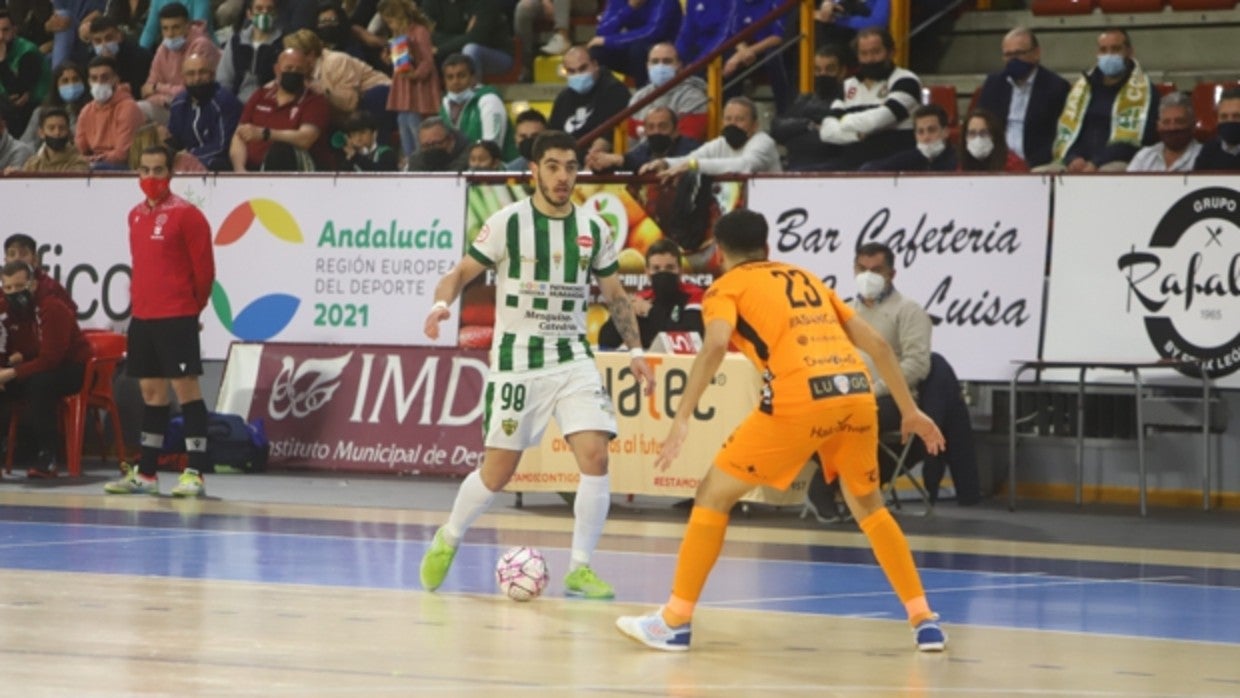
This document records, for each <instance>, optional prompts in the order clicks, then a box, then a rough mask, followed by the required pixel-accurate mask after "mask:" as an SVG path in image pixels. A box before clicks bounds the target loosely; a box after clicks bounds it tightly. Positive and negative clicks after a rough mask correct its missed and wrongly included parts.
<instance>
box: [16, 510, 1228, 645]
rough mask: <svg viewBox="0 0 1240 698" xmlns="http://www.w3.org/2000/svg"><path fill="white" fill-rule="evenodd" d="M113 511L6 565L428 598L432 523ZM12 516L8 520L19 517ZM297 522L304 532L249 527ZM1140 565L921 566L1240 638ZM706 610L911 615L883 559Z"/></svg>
mask: <svg viewBox="0 0 1240 698" xmlns="http://www.w3.org/2000/svg"><path fill="white" fill-rule="evenodd" d="M106 513H107V514H109V515H107V516H98V515H96V514H87V513H86V512H85V510H73V511H71V512H66V513H62V515H63V516H64V518H70V519H76V520H78V521H81V520H83V519H91V518H102V519H112V520H127V521H126V522H125V523H107V524H101V523H79V522H73V523H55V522H51V523H49V522H17V521H0V568H7V569H23V570H42V571H48V572H83V573H105V574H125V575H143V576H165V577H177V578H187V579H214V580H233V581H248V582H258V583H268V584H304V585H314V586H333V587H354V588H372V589H407V590H416V589H418V588H419V583H418V563H419V561H420V559H421V555H422V553H423V551H424V549H425V545H426V543H425V540H426V538H427V537H428V536H429V531H428V527H425V526H403V525H402V526H392V525H388V524H369V523H366V524H353V523H350V522H318V523H323V524H331V525H328V526H322V527H320V528H322V529H323V531H332V532H331V533H326V532H319V533H307V532H306V529H312V528H316V526H315V525H314V523H315V522H313V521H306V520H286V519H274V518H273V519H253V520H250V523H249V524H246V523H244V521H245V520H244V519H242V518H241V517H218V516H213V517H207V516H203V517H196V518H195V519H194V520H193V525H192V527H187V526H186V524H185V522H184V521H182V523H181V525H180V526H177V525H172V521H173V519H176V520H179V519H180V517H179V516H178V515H176V514H172V515H170V516H171V517H172V518H169V515H168V514H166V513H163V515H162V516H158V517H155V518H158V519H160V520H161V525H158V526H150V525H141V524H136V523H132V521H134V520H135V519H144V518H146V519H149V518H151V517H149V516H147V514H148V513H150V512H143V513H141V514H138V513H134V512H119V513H120V514H121V515H120V516H116V514H117V513H118V512H106ZM8 514H9V512H6V515H5V516H4V517H3V518H11V516H9V515H8ZM40 518H50V517H48V516H42V517H40ZM225 519H227V521H225ZM293 521H295V524H294V525H292V526H286V524H288V523H289V522H293ZM285 527H291V528H297V529H301V530H299V531H297V532H284V531H279V530H275V531H273V530H242V529H246V528H258V529H281V528H285ZM393 533H394V534H396V535H395V536H392V535H383V534H393ZM471 533H472V534H473V535H471V536H470V537H469V538H468V539H467V543H466V544H465V545H463V546H462V547H461V550H460V552H459V553H458V555H457V561H456V563H455V564H454V567H453V570H452V572H451V573H450V574H449V577H448V580H447V582H446V583H445V585H444V587H443V591H444V592H465V593H479V594H488V593H494V592H495V583H494V577H493V575H494V572H493V569H494V563H495V560H496V559H497V558H498V557H499V555H500V554H501V553H502V552H503V550H504V548H506V546H504V545H498V544H496V543H495V542H493V540H492V541H487V542H478V541H479V538H481V537H487V536H488V534H489V533H492V532H489V531H487V530H486V529H479V530H476V531H473V532H471ZM376 534H380V535H376ZM801 547H802V548H803V546H801ZM841 550H847V551H849V552H850V553H851V552H856V551H853V550H852V549H841ZM543 552H544V554H546V556H547V558H548V561H549V563H550V566H551V568H552V571H553V577H552V583H551V589H550V591H549V593H551V594H559V593H561V592H562V586H561V585H560V584H559V581H560V580H559V578H560V575H562V572H563V570H564V569H565V566H566V565H567V562H568V551H567V550H565V549H563V548H558V547H551V546H544V547H543ZM863 552H868V551H863ZM952 557H955V556H952ZM990 557H994V556H990ZM944 559H945V560H946V559H947V557H945V558H944ZM871 560H872V558H871ZM674 564H675V558H674V555H672V554H667V553H662V554H659V553H645V552H618V551H610V550H600V551H599V552H598V553H597V554H596V558H595V561H594V566H595V568H596V569H598V570H599V571H600V573H602V574H604V576H605V577H607V578H608V579H609V580H610V581H612V582H613V583H614V584H615V585H616V588H617V590H618V595H617V598H618V600H620V601H627V602H640V603H650V604H655V603H661V602H662V601H664V600H665V598H666V594H667V589H668V585H669V584H670V580H671V575H672V571H673V567H674ZM1129 567H1130V568H1137V569H1138V571H1139V572H1140V574H1137V575H1133V576H1132V577H1130V578H1125V577H1105V578H1103V577H1083V576H1077V575H1071V574H1068V575H1050V574H1038V573H1033V574H1031V573H1024V572H1019V573H1012V572H1008V571H1002V570H1001V571H978V570H972V569H963V570H956V569H940V568H936V567H923V569H922V578H923V582H924V583H925V586H926V590H927V593H928V596H929V597H930V599H931V602H932V603H933V604H934V606H935V609H936V610H937V611H938V612H940V613H941V614H943V616H944V618H946V619H948V620H949V621H951V622H953V623H957V624H976V625H985V626H996V627H1008V628H1029V629H1043V630H1060V631H1073V632H1085V633H1106V634H1117V635H1126V636H1135V637H1150V638H1165V639H1176V640H1196V641H1208V642H1220V643H1229V644H1240V624H1236V623H1235V621H1234V619H1235V618H1238V617H1240V587H1234V586H1215V585H1209V584H1203V583H1201V582H1200V581H1198V582H1195V583H1185V581H1184V579H1183V578H1182V577H1181V576H1180V575H1176V574H1168V575H1162V576H1155V575H1150V574H1149V573H1148V572H1149V570H1148V568H1147V567H1145V566H1131V565H1130V566H1129ZM1177 569H1181V568H1177ZM1182 569H1185V570H1189V569H1191V568H1182ZM703 604H704V605H707V606H716V607H728V608H744V609H766V610H778V611H786V612H793V613H805V614H818V615H834V616H871V617H889V618H902V617H903V611H902V608H901V607H900V604H899V603H898V602H897V601H896V598H895V596H894V594H892V593H891V591H890V589H889V587H888V585H887V581H886V579H885V578H884V576H883V574H882V572H881V570H880V569H878V567H876V566H875V565H873V564H872V562H869V563H865V564H863V563H860V562H849V561H839V560H837V561H830V562H827V561H816V560H779V559H775V560H772V559H760V558H736V557H727V558H723V559H721V560H720V561H719V563H718V565H717V566H716V568H715V571H714V573H713V575H712V577H711V580H710V582H709V584H708V585H707V589H706V593H705V595H704V597H703Z"/></svg>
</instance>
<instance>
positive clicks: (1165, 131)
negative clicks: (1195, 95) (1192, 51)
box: [1128, 92, 1201, 172]
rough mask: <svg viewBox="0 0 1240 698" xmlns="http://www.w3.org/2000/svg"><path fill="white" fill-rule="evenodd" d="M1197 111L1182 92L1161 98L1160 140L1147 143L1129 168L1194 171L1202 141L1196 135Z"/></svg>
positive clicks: (1159, 113) (1144, 170)
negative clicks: (1194, 134) (1151, 143)
mask: <svg viewBox="0 0 1240 698" xmlns="http://www.w3.org/2000/svg"><path fill="white" fill-rule="evenodd" d="M1196 125H1197V115H1196V113H1194V112H1193V103H1192V100H1190V99H1189V98H1188V96H1187V95H1185V94H1184V93H1183V92H1171V93H1169V94H1167V95H1165V96H1164V97H1163V98H1162V99H1161V100H1159V102H1158V142H1157V143H1155V144H1154V145H1147V146H1145V147H1144V148H1142V149H1141V150H1138V151H1137V154H1136V155H1134V156H1133V157H1132V161H1131V162H1129V163H1128V171H1129V172H1192V171H1193V164H1194V163H1195V162H1196V161H1197V155H1198V154H1200V153H1201V144H1200V143H1198V142H1197V140H1196V139H1195V138H1193V131H1194V130H1195V128H1196Z"/></svg>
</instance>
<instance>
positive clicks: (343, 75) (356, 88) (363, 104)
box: [284, 29, 395, 140]
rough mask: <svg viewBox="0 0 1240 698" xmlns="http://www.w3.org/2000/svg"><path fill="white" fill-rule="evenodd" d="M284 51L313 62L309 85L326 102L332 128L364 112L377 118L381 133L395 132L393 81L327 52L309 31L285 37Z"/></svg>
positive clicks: (316, 36)
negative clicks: (391, 101)
mask: <svg viewBox="0 0 1240 698" xmlns="http://www.w3.org/2000/svg"><path fill="white" fill-rule="evenodd" d="M284 48H286V49H290V48H291V49H297V50H298V51H301V52H302V53H304V54H305V55H306V59H307V60H308V61H310V72H309V73H308V74H307V78H308V83H307V84H308V86H309V87H310V89H311V90H313V91H315V92H317V93H319V94H321V95H323V96H324V97H326V98H327V102H328V104H330V105H331V122H332V123H333V124H336V125H337V126H339V125H341V124H343V123H344V122H345V120H346V119H348V118H349V115H350V114H352V113H353V112H355V111H357V110H358V109H359V108H361V109H365V110H366V111H368V112H370V113H371V114H372V115H374V116H375V118H376V120H377V121H379V123H380V124H381V129H382V128H387V133H391V132H392V130H393V128H394V123H395V122H394V120H391V119H389V118H388V112H387V102H388V94H389V93H390V92H391V89H392V79H391V78H389V77H388V76H386V75H384V74H383V73H380V72H379V71H377V70H375V69H374V68H372V67H370V66H369V65H367V64H366V63H364V62H362V61H359V60H358V59H356V58H354V57H353V56H350V55H349V54H347V53H341V52H340V51H332V50H331V49H327V48H324V47H323V42H322V40H320V39H319V37H318V35H317V34H315V33H314V32H312V31H310V30H309V29H299V30H298V31H295V32H293V33H292V34H289V35H288V36H286V37H284ZM389 126H390V127H389ZM381 140H386V139H381Z"/></svg>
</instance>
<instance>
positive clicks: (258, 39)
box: [215, 0, 284, 103]
mask: <svg viewBox="0 0 1240 698" xmlns="http://www.w3.org/2000/svg"><path fill="white" fill-rule="evenodd" d="M276 7H277V2H276V0H249V1H248V2H247V6H246V10H245V21H244V22H238V24H237V26H235V27H234V29H233V34H232V36H230V37H228V43H226V44H224V55H223V56H221V57H220V67H219V69H218V70H216V72H215V79H216V80H217V81H218V82H219V83H220V84H221V85H223V86H224V88H225V89H227V90H228V91H229V92H231V93H233V94H234V95H236V96H237V99H239V100H241V102H243V103H244V102H246V101H248V100H249V99H250V96H251V95H253V94H254V92H255V91H256V90H258V89H259V88H260V87H262V86H263V85H266V84H267V83H269V82H271V81H272V80H274V79H275V77H276V73H275V70H276V58H277V57H278V56H279V55H280V50H281V46H283V44H282V43H281V42H282V40H283V39H284V35H283V34H282V33H281V32H280V29H279V28H278V27H277V26H276V11H277V10H276Z"/></svg>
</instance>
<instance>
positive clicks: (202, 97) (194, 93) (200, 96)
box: [185, 82, 216, 104]
mask: <svg viewBox="0 0 1240 698" xmlns="http://www.w3.org/2000/svg"><path fill="white" fill-rule="evenodd" d="M215 88H216V84H215V83H214V82H205V83H203V84H201V85H186V86H185V91H186V92H188V93H189V96H190V99H193V100H194V101H195V102H198V103H199V104H202V103H203V102H210V101H211V99H212V98H213V97H215Z"/></svg>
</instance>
